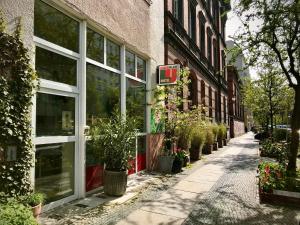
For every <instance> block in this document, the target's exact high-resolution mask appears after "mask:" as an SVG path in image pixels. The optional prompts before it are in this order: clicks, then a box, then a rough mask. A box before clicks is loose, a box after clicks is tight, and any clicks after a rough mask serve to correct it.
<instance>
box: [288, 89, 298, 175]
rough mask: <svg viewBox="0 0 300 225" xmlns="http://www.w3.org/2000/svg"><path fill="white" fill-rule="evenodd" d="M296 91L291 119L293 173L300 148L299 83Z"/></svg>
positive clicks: (290, 161)
mask: <svg viewBox="0 0 300 225" xmlns="http://www.w3.org/2000/svg"><path fill="white" fill-rule="evenodd" d="M294 91H295V102H294V109H293V114H292V119H291V128H292V133H291V144H290V154H289V163H288V168H287V169H288V171H289V172H291V173H292V174H295V173H296V169H297V154H298V148H299V133H298V132H299V129H300V86H299V85H297V86H295V87H294Z"/></svg>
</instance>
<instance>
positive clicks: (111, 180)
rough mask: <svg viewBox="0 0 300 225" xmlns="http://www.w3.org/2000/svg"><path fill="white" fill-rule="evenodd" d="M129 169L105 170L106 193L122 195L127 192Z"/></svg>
mask: <svg viewBox="0 0 300 225" xmlns="http://www.w3.org/2000/svg"><path fill="white" fill-rule="evenodd" d="M126 186H127V171H110V170H104V193H105V194H107V195H111V196H122V195H124V193H125V192H126Z"/></svg>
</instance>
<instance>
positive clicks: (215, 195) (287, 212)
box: [184, 134, 300, 225]
mask: <svg viewBox="0 0 300 225" xmlns="http://www.w3.org/2000/svg"><path fill="white" fill-rule="evenodd" d="M257 148H258V146H257V144H256V143H255V142H253V136H252V134H246V135H244V136H242V137H240V138H237V139H234V140H233V141H232V142H231V146H230V148H228V149H227V150H226V153H228V154H226V153H225V154H224V155H221V156H219V157H217V158H215V159H213V160H211V161H210V162H209V163H212V164H215V165H222V166H225V171H224V174H223V176H221V177H220V178H219V180H218V181H217V182H216V183H215V185H214V186H213V187H212V188H211V189H210V191H209V192H207V193H206V194H204V195H203V196H202V198H201V200H200V201H199V202H198V203H197V204H195V206H194V209H193V211H192V212H191V213H190V214H189V216H188V218H187V219H186V220H185V222H184V225H197V224H240V225H244V224H245V225H248V224H253V225H254V224H255V225H257V224H266V225H267V224H274V225H275V224H289V225H293V224H295V225H298V224H300V223H299V221H300V210H299V209H298V210H297V209H292V208H287V207H275V206H270V205H265V204H259V198H258V190H257V185H256V184H257V180H256V168H257V164H258V156H257Z"/></svg>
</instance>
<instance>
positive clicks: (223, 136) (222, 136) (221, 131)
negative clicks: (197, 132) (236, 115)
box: [218, 123, 227, 146]
mask: <svg viewBox="0 0 300 225" xmlns="http://www.w3.org/2000/svg"><path fill="white" fill-rule="evenodd" d="M226 133H227V127H226V125H225V124H223V123H221V124H220V125H219V137H218V140H219V143H221V144H222V146H223V145H224V146H226V145H227V143H226Z"/></svg>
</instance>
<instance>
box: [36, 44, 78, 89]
mask: <svg viewBox="0 0 300 225" xmlns="http://www.w3.org/2000/svg"><path fill="white" fill-rule="evenodd" d="M35 62H36V63H35V69H36V71H37V74H38V76H39V78H44V79H47V80H52V81H57V82H61V83H65V84H70V85H74V86H76V71H77V69H76V68H77V61H76V60H73V59H70V58H67V57H65V56H62V55H59V54H56V53H54V52H51V51H47V50H45V49H42V48H39V47H36V58H35Z"/></svg>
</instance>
